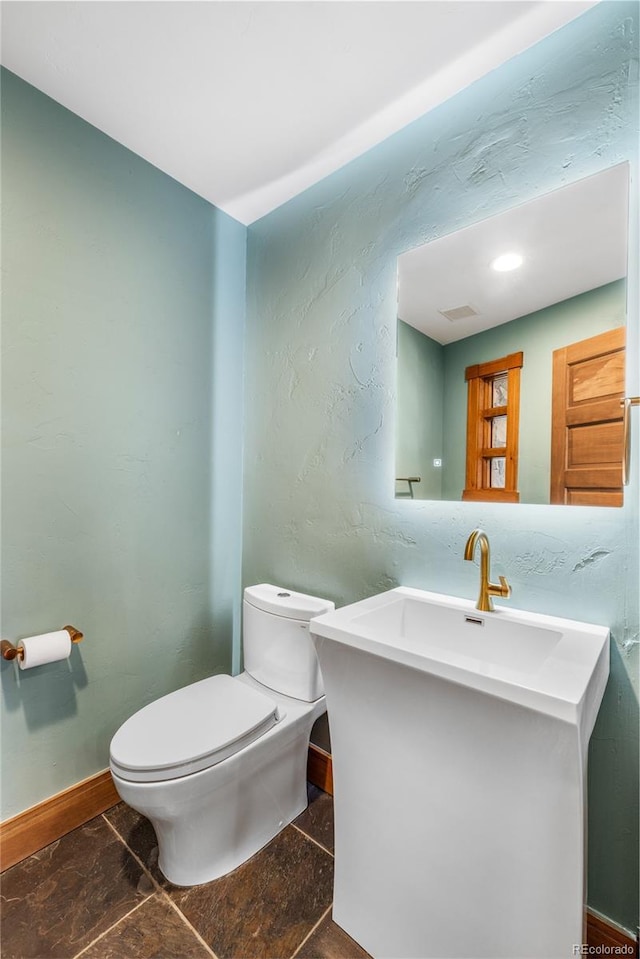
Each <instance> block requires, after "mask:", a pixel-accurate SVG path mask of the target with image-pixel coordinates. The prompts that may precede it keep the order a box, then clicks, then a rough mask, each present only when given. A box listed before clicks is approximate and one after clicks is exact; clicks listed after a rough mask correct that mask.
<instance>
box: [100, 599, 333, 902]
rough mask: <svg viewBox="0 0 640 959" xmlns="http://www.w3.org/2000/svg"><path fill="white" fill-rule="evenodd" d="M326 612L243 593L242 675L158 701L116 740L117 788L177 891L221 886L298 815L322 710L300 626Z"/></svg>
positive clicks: (314, 602)
mask: <svg viewBox="0 0 640 959" xmlns="http://www.w3.org/2000/svg"><path fill="white" fill-rule="evenodd" d="M333 608H334V604H333V603H332V602H330V601H328V600H323V599H318V598H316V597H313V596H307V595H305V594H304V593H295V592H292V591H288V590H285V589H282V588H280V587H277V586H271V585H270V584H261V585H259V586H252V587H248V588H247V589H246V590H245V592H244V602H243V650H244V664H245V671H244V672H243V673H242V674H241V675H240V676H236V677H231V676H227V675H219V676H211V677H210V678H209V679H203V680H201V681H200V682H197V683H193V684H192V685H190V686H185V687H184V688H183V689H179V690H176V691H175V692H173V693H170V694H169V695H168V696H163V697H162V698H161V699H158V700H156V701H155V702H153V703H150V704H149V705H148V706H145V707H144V708H143V709H141V710H139V712H137V713H135V714H134V715H133V716H132V717H131V718H130V719H128V720H127V721H126V722H125V723H124V724H123V725H122V726H121V727H120V729H119V730H118V731H117V733H116V734H115V736H114V737H113V739H112V741H111V750H110V767H111V775H112V777H113V781H114V783H115V786H116V789H117V790H118V793H119V795H120V796H121V798H122V799H124V801H125V802H126V803H128V804H129V805H130V806H131V807H132V808H133V809H135V810H137V811H138V812H140V813H142V814H143V815H144V816H146V817H147V818H148V819H149V820H150V821H151V823H152V824H153V827H154V829H155V831H156V836H157V839H158V847H159V859H158V864H159V866H160V869H161V870H162V872H163V873H164V875H165V876H166V877H167V879H168V880H169V881H170V882H172V883H174V884H175V885H177V886H192V885H197V884H199V883H203V882H209V881H210V880H212V879H217V878H219V877H220V876H224V875H225V874H226V873H228V872H230V871H231V870H232V869H235V868H236V867H237V866H239V865H241V864H242V863H243V862H245V861H246V860H247V859H249V858H250V857H251V856H252V855H254V853H256V852H258V850H259V849H261V848H262V847H263V846H264V845H266V843H268V842H269V841H270V840H271V839H273V838H274V836H276V835H277V834H278V833H279V832H280V831H281V830H282V829H283V828H284V827H285V826H286V825H287V824H288V823H290V822H291V821H292V820H293V819H295V817H296V816H298V815H299V814H300V813H301V812H302V811H303V810H304V809H305V807H306V805H307V793H306V767H307V753H308V748H309V736H310V733H311V727H312V726H313V723H314V722H315V720H316V719H317V718H318V717H319V716H320V715H322V713H323V712H324V711H325V708H326V706H325V698H324V687H323V684H322V677H321V674H320V669H319V666H318V660H317V658H316V654H315V649H314V647H313V644H312V641H311V638H310V635H309V622H310V620H311V619H312V618H313V617H314V616H319V615H320V614H321V613H324V612H328V611H329V610H331V609H333Z"/></svg>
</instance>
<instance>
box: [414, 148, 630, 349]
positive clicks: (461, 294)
mask: <svg viewBox="0 0 640 959" xmlns="http://www.w3.org/2000/svg"><path fill="white" fill-rule="evenodd" d="M628 218H629V166H628V164H627V163H620V164H618V165H617V166H614V167H611V168H610V169H608V170H604V171H603V172H602V173H596V174H594V175H593V176H590V177H585V178H584V179H583V180H578V181H577V182H575V183H572V184H570V185H569V186H565V187H562V188H561V189H559V190H554V191H553V192H552V193H547V194H545V195H544V196H541V197H538V198H537V199H535V200H531V201H530V202H529V203H524V204H522V205H521V206H517V207H514V208H513V209H511V210H507V211H506V212H505V213H501V214H499V215H498V216H493V217H489V218H488V219H486V220H481V221H480V222H479V223H475V224H473V225H472V226H469V227H466V228H465V229H464V230H458V231H457V232H456V233H451V234H449V235H448V236H443V237H440V238H439V239H437V240H434V241H433V242H431V243H426V244H425V245H424V246H421V247H417V248H416V249H415V250H410V251H409V252H408V253H403V254H402V256H400V257H398V316H399V317H400V319H401V320H404V322H405V323H409V324H410V325H411V326H414V327H415V328H416V329H418V330H420V331H421V332H422V333H426V334H427V335H428V336H430V337H431V338H432V339H435V340H437V342H438V343H442V344H445V343H453V342H454V341H456V340H460V339H463V338H464V337H466V336H470V335H473V334H475V333H480V332H481V331H482V330H487V329H489V328H491V327H493V326H499V325H500V324H502V323H508V322H509V320H514V319H516V318H517V317H520V316H528V315H529V314H530V313H535V312H536V311H538V310H542V309H544V308H545V307H547V306H551V305H552V304H554V303H560V302H562V301H563V300H567V299H569V297H572V296H577V295H578V294H579V293H585V292H586V291H587V290H592V289H595V288H596V287H599V286H603V285H604V284H605V283H611V282H613V281H614V280H619V279H621V278H622V277H624V276H626V275H627V236H628ZM508 252H516V253H519V254H520V255H521V256H522V257H523V258H524V259H523V263H522V266H521V267H520V268H519V269H517V270H514V271H513V272H512V273H496V272H495V271H494V270H492V269H491V267H490V264H491V262H492V261H493V260H494V259H495V258H496V257H497V256H500V255H501V254H503V253H508ZM463 306H471V307H472V308H473V309H474V310H475V311H476V313H477V316H473V317H471V318H469V319H455V320H453V321H451V320H449V319H447V318H446V317H444V316H443V315H442V312H443V311H445V310H452V309H458V308H460V307H463Z"/></svg>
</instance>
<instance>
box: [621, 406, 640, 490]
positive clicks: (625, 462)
mask: <svg viewBox="0 0 640 959" xmlns="http://www.w3.org/2000/svg"><path fill="white" fill-rule="evenodd" d="M620 406H621V407H622V485H623V486H628V485H629V471H630V467H631V407H632V406H640V396H625V397H624V399H621V400H620Z"/></svg>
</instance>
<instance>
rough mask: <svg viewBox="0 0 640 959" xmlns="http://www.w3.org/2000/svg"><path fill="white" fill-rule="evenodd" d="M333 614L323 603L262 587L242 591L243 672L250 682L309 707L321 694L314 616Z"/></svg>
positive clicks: (331, 605)
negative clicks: (312, 627)
mask: <svg viewBox="0 0 640 959" xmlns="http://www.w3.org/2000/svg"><path fill="white" fill-rule="evenodd" d="M332 609H335V604H334V603H332V602H331V601H330V600H328V599H319V598H318V597H317V596H307V595H306V594H305V593H295V592H293V590H288V589H284V588H283V587H280V586H271V585H270V584H269V583H262V584H260V585H259V586H248V587H247V588H246V589H245V591H244V603H243V623H242V645H243V652H244V668H245V670H246V672H248V673H249V674H250V675H251V676H253V678H254V679H256V680H257V681H258V682H259V683H261V684H262V685H263V686H267V687H268V688H269V689H275V690H276V691H277V692H279V693H283V694H284V695H285V696H291V697H292V698H293V699H301V700H303V701H304V702H308V703H311V702H314V701H315V700H316V699H319V698H320V697H321V696H322V695H323V694H324V685H323V682H322V675H321V673H320V666H319V665H318V659H317V656H316V651H315V648H314V645H313V642H312V640H311V636H310V634H309V621H310V620H311V618H312V617H314V616H320V615H321V613H327V612H329V611H330V610H332Z"/></svg>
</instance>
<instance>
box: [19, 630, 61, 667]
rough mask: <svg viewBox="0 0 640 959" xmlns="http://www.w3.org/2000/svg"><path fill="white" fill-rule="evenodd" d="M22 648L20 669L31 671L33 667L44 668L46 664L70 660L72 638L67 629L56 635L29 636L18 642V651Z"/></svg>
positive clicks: (58, 631)
mask: <svg viewBox="0 0 640 959" xmlns="http://www.w3.org/2000/svg"><path fill="white" fill-rule="evenodd" d="M20 648H22V650H23V654H22V658H20V659H19V660H18V665H19V666H20V669H31V668H32V667H33V666H42V665H44V663H57V662H58V660H60V659H68V657H69V654H70V653H71V637H70V636H69V633H68V632H67V631H66V629H59V630H57V631H56V632H55V633H42V635H41V636H29V637H27V638H26V639H21V640H20V641H19V642H18V649H20Z"/></svg>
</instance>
